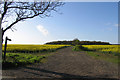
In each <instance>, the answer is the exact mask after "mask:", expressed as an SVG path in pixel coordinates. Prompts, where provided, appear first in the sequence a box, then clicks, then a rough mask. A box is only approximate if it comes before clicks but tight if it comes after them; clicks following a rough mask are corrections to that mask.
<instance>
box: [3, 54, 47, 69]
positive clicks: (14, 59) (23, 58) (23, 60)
mask: <svg viewBox="0 0 120 80" xmlns="http://www.w3.org/2000/svg"><path fill="white" fill-rule="evenodd" d="M46 56H47V55H41V56H37V55H33V54H26V53H23V54H21V53H7V55H6V61H5V62H4V61H3V63H2V66H3V69H6V68H7V69H8V68H13V67H18V66H24V65H26V64H32V63H39V62H41V60H42V59H43V58H45V57H46Z"/></svg>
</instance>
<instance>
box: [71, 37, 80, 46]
mask: <svg viewBox="0 0 120 80" xmlns="http://www.w3.org/2000/svg"><path fill="white" fill-rule="evenodd" d="M72 44H73V45H79V44H80V41H79V39H77V38H75V39H74V40H73V42H72Z"/></svg>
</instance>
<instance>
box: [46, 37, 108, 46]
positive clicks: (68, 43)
mask: <svg viewBox="0 0 120 80" xmlns="http://www.w3.org/2000/svg"><path fill="white" fill-rule="evenodd" d="M46 44H54V45H56V44H58V45H60V44H62V45H110V43H109V42H101V41H79V40H78V39H77V38H76V39H74V40H71V41H53V42H48V43H46Z"/></svg>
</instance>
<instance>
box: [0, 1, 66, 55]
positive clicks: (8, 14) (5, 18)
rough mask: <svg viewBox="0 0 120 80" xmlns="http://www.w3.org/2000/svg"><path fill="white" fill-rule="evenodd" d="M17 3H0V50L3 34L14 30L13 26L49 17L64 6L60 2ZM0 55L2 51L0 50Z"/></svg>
mask: <svg viewBox="0 0 120 80" xmlns="http://www.w3.org/2000/svg"><path fill="white" fill-rule="evenodd" d="M20 1H21V0H19V2H17V1H14V0H3V1H0V39H1V40H0V49H2V42H3V36H4V33H5V32H6V31H7V30H9V29H11V30H12V31H13V30H15V28H14V25H15V24H17V23H18V22H20V21H24V20H27V19H31V18H34V17H37V16H39V17H41V18H44V17H49V16H50V15H51V11H56V12H57V11H58V7H60V6H62V5H64V3H63V2H60V0H38V1H37V0H33V2H22V1H21V2H20ZM0 53H2V50H0Z"/></svg>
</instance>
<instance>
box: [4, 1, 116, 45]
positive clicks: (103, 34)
mask: <svg viewBox="0 0 120 80" xmlns="http://www.w3.org/2000/svg"><path fill="white" fill-rule="evenodd" d="M59 9H60V11H59V13H61V12H62V14H59V13H56V12H52V13H51V17H46V18H40V17H36V18H34V19H29V20H27V21H24V22H20V23H18V24H17V25H15V28H16V29H17V31H14V32H12V31H11V30H9V31H8V32H6V34H5V36H8V37H9V38H11V39H12V41H11V42H8V43H9V44H44V43H46V42H50V41H56V40H73V39H74V38H78V39H79V40H89V41H105V42H110V43H113V44H114V43H118V3H117V2H67V3H66V4H65V5H64V6H63V7H60V8H59Z"/></svg>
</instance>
